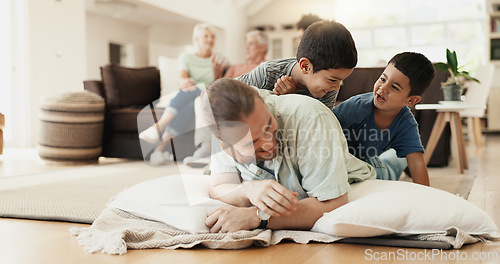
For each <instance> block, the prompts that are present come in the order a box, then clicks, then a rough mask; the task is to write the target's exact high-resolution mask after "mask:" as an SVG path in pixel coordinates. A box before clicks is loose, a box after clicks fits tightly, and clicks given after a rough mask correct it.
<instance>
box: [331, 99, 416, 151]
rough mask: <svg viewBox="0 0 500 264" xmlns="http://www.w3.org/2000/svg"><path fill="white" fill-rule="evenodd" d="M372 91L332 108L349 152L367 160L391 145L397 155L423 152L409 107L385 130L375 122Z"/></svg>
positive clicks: (402, 110) (403, 109) (404, 108)
mask: <svg viewBox="0 0 500 264" xmlns="http://www.w3.org/2000/svg"><path fill="white" fill-rule="evenodd" d="M374 108H375V106H374V105H373V93H372V92H369V93H365V94H360V95H356V96H353V97H351V98H349V99H348V100H346V101H344V102H342V103H341V104H339V105H338V106H336V107H335V108H334V109H333V113H334V114H335V115H336V116H337V119H338V120H339V122H340V124H341V126H342V129H343V131H344V134H345V137H346V139H347V144H348V145H349V152H351V153H352V154H353V155H354V156H356V157H358V158H360V159H362V160H367V159H368V158H370V157H374V156H378V155H379V154H381V153H382V152H384V151H386V150H388V149H390V148H393V149H394V150H396V154H397V155H398V157H400V158H402V157H406V155H407V154H409V153H413V152H423V151H424V147H423V146H422V142H421V141H420V134H419V131H418V123H417V121H416V120H415V117H414V116H413V114H412V113H411V111H410V108H408V106H405V107H403V108H402V109H401V111H400V112H399V114H398V116H397V117H396V119H394V121H393V122H392V124H391V125H390V126H389V128H387V129H383V130H382V129H380V128H378V127H377V126H376V125H375V119H374V114H373V113H374V111H373V110H374Z"/></svg>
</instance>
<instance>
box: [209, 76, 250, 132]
mask: <svg viewBox="0 0 500 264" xmlns="http://www.w3.org/2000/svg"><path fill="white" fill-rule="evenodd" d="M201 96H202V106H201V107H202V109H204V110H203V113H204V115H205V114H209V113H210V114H213V119H214V121H215V125H216V127H213V126H211V127H210V130H211V131H212V132H213V133H214V134H215V135H216V136H219V137H220V127H221V124H222V123H231V122H230V121H241V120H242V119H244V118H245V117H248V116H249V115H250V114H251V113H252V112H253V111H254V109H255V100H256V99H257V100H259V99H260V97H259V93H258V92H257V90H256V89H254V88H252V87H250V86H249V85H247V84H245V83H243V82H241V81H238V80H234V79H230V78H222V79H218V80H216V81H215V82H213V83H212V84H210V85H209V86H208V87H207V88H206V89H205V91H203V93H202V95H201ZM206 98H208V100H204V99H206ZM209 108H211V111H209V110H208V109H209ZM204 118H205V120H207V121H208V123H212V122H210V119H211V118H212V117H211V116H206V115H205V116H204Z"/></svg>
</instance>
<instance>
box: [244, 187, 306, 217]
mask: <svg viewBox="0 0 500 264" xmlns="http://www.w3.org/2000/svg"><path fill="white" fill-rule="evenodd" d="M243 184H244V186H245V196H246V197H247V198H248V200H249V201H250V203H252V204H253V205H255V206H256V207H257V208H259V209H260V210H262V211H263V212H264V213H266V214H268V215H271V216H275V217H279V216H280V215H281V214H285V215H290V213H291V212H293V211H295V210H297V208H296V207H295V204H296V203H297V202H298V199H297V196H298V195H299V194H298V193H297V192H291V191H289V190H288V189H286V188H285V187H284V186H283V185H281V184H279V183H278V182H277V181H275V180H254V181H247V182H245V183H243Z"/></svg>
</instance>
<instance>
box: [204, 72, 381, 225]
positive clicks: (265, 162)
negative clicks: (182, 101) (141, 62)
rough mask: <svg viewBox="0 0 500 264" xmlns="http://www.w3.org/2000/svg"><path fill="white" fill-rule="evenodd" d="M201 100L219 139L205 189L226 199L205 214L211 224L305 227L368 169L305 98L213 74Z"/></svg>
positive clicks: (338, 202) (328, 115)
mask: <svg viewBox="0 0 500 264" xmlns="http://www.w3.org/2000/svg"><path fill="white" fill-rule="evenodd" d="M202 105H203V109H204V110H205V111H204V113H205V114H206V116H205V118H206V119H212V120H207V122H209V123H212V124H213V123H215V125H214V126H211V132H212V133H213V135H214V136H215V137H216V138H217V139H218V140H219V144H212V146H213V155H212V160H211V164H210V171H211V177H212V187H211V189H210V196H211V197H212V198H214V199H218V200H221V201H223V202H225V203H228V204H231V205H233V206H228V207H223V208H221V209H218V210H217V211H215V212H213V213H212V214H210V215H209V216H208V218H207V219H206V225H207V226H209V227H210V231H211V232H234V231H238V230H251V229H256V228H266V227H267V228H270V229H297V230H309V229H311V227H312V226H313V225H314V223H315V222H316V220H318V219H319V218H320V217H321V216H322V215H323V214H324V213H326V212H330V211H332V210H334V209H336V208H338V207H340V206H342V205H344V204H346V203H347V201H348V199H347V192H348V191H349V190H350V183H353V182H359V181H363V180H366V179H374V178H375V177H376V175H375V171H374V169H373V168H372V167H371V166H370V165H369V164H367V163H365V162H363V161H361V160H359V159H357V158H356V157H354V156H353V155H351V154H350V153H349V151H348V148H347V143H346V139H345V137H344V134H343V133H342V128H341V127H340V124H339V122H338V121H337V119H336V118H335V116H334V115H333V113H332V111H331V110H329V109H328V108H327V107H325V106H324V105H323V104H322V103H321V102H319V101H317V100H315V99H313V98H309V97H307V96H301V95H286V96H275V95H272V94H271V93H269V91H265V90H257V89H254V88H252V87H250V86H248V85H246V84H244V83H242V82H240V81H237V80H232V79H220V80H218V81H216V82H214V83H213V84H212V85H211V86H210V87H209V88H208V89H207V90H206V91H205V92H204V94H203V95H202ZM219 146H220V149H217V147H219Z"/></svg>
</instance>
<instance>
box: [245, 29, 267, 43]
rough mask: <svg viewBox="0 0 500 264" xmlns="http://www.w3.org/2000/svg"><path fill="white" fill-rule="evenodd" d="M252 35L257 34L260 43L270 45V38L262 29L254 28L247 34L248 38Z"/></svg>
mask: <svg viewBox="0 0 500 264" xmlns="http://www.w3.org/2000/svg"><path fill="white" fill-rule="evenodd" d="M252 36H257V39H258V40H259V44H260V45H268V46H269V38H268V37H267V34H266V33H264V32H263V31H261V30H252V31H250V32H248V33H247V34H246V37H247V39H248V38H250V37H252Z"/></svg>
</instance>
